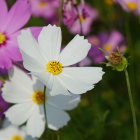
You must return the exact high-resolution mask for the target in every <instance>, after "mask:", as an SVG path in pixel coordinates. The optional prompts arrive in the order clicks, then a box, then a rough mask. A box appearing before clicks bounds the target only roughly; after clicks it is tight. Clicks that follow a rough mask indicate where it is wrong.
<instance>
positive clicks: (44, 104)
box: [43, 86, 47, 124]
mask: <svg viewBox="0 0 140 140" xmlns="http://www.w3.org/2000/svg"><path fill="white" fill-rule="evenodd" d="M43 93H44V103H43V106H44V114H45V123H46V124H47V115H46V86H44V91H43Z"/></svg>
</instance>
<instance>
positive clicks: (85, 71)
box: [63, 67, 104, 84]
mask: <svg viewBox="0 0 140 140" xmlns="http://www.w3.org/2000/svg"><path fill="white" fill-rule="evenodd" d="M63 72H64V73H66V74H68V75H70V76H71V77H74V78H75V79H78V80H80V81H83V82H85V83H87V84H96V83H98V82H99V81H100V80H102V76H103V74H104V72H103V71H102V68H101V67H68V68H64V69H63Z"/></svg>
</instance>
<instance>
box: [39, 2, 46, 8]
mask: <svg viewBox="0 0 140 140" xmlns="http://www.w3.org/2000/svg"><path fill="white" fill-rule="evenodd" d="M38 5H39V6H40V7H45V6H46V5H47V3H46V2H45V1H40V2H39V3H38Z"/></svg>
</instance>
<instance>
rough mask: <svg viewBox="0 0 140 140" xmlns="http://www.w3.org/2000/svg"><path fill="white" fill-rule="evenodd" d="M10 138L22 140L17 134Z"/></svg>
mask: <svg viewBox="0 0 140 140" xmlns="http://www.w3.org/2000/svg"><path fill="white" fill-rule="evenodd" d="M11 140H23V138H22V137H21V136H18V135H17V136H14V137H12V139H11Z"/></svg>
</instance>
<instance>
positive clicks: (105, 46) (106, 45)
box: [104, 44, 112, 51]
mask: <svg viewBox="0 0 140 140" xmlns="http://www.w3.org/2000/svg"><path fill="white" fill-rule="evenodd" d="M111 48H112V47H111V45H110V44H105V45H104V49H105V50H106V51H110V50H111Z"/></svg>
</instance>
